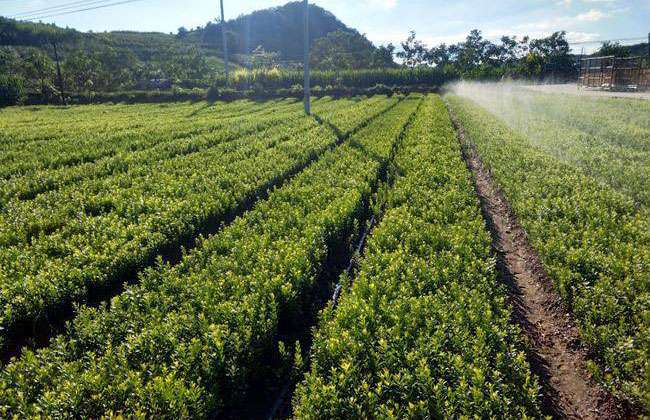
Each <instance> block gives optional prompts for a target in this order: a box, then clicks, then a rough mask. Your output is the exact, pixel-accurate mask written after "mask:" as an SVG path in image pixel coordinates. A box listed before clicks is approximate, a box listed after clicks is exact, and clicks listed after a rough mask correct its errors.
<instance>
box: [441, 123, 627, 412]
mask: <svg viewBox="0 0 650 420" xmlns="http://www.w3.org/2000/svg"><path fill="white" fill-rule="evenodd" d="M452 120H453V122H454V126H455V127H456V129H457V132H458V137H459V140H460V143H461V146H462V150H463V158H464V159H465V162H466V164H467V166H468V168H469V169H470V170H471V172H472V174H473V176H474V179H475V184H476V191H477V193H478V196H479V199H480V202H481V209H482V212H483V216H484V218H485V220H486V224H487V227H488V229H489V230H490V233H491V235H492V248H493V252H494V254H495V256H496V257H497V268H498V270H499V272H500V274H501V277H502V279H503V281H504V282H505V284H506V285H507V286H508V289H509V300H510V303H511V305H512V307H513V318H514V320H515V321H516V322H518V323H519V325H520V326H521V328H522V330H523V331H524V333H525V334H526V336H527V338H528V341H529V349H528V360H529V362H530V364H531V367H532V369H533V371H534V373H536V374H537V376H538V378H539V380H540V385H541V388H542V389H541V391H542V396H541V404H542V409H543V411H544V413H545V414H546V415H550V416H552V417H553V418H568V419H619V418H632V417H634V413H633V411H632V410H631V409H630V408H629V407H628V406H626V405H625V404H624V403H622V402H620V401H618V400H617V399H616V398H615V397H614V396H612V394H611V393H609V392H608V391H607V390H605V389H604V388H603V387H601V386H600V385H599V384H598V383H596V381H595V380H594V379H593V378H592V377H591V375H590V373H589V372H588V370H587V369H586V361H587V352H586V350H585V349H584V348H583V347H582V346H581V345H580V341H579V334H578V328H577V327H576V325H575V323H574V321H573V319H572V317H571V315H570V313H569V312H568V311H567V310H566V308H565V307H564V306H563V304H562V302H561V301H560V297H559V296H558V295H557V294H556V293H555V291H554V290H553V285H552V282H551V280H550V279H549V278H548V276H547V275H546V273H545V271H544V269H543V268H542V264H541V261H540V259H539V256H538V255H537V253H536V252H535V251H534V249H533V247H532V246H531V244H530V242H529V241H528V238H527V236H526V233H525V231H524V229H523V228H522V227H521V226H520V225H519V223H518V222H517V219H516V218H515V216H514V212H513V211H512V209H511V207H510V206H509V204H508V202H507V201H506V199H505V197H504V195H503V193H502V192H501V191H500V190H499V188H498V186H497V185H496V184H495V181H494V180H493V179H492V176H491V174H490V171H489V170H488V169H487V168H486V167H485V166H484V165H483V163H482V162H481V159H480V158H479V156H478V154H477V152H476V150H475V148H474V147H473V146H472V145H471V144H470V143H469V142H468V141H467V139H466V137H465V132H464V130H463V127H462V126H460V125H459V123H458V122H457V121H456V120H455V118H453V116H452Z"/></svg>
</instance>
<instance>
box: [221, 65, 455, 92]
mask: <svg viewBox="0 0 650 420" xmlns="http://www.w3.org/2000/svg"><path fill="white" fill-rule="evenodd" d="M230 77H231V78H230V83H229V85H228V86H229V87H231V88H234V89H236V90H254V91H273V90H278V89H291V88H293V87H294V86H296V85H299V86H302V84H303V81H304V73H303V71H302V70H282V69H277V68H276V69H270V70H263V69H262V70H239V71H236V72H234V73H233V74H231V76H230ZM310 77H311V85H312V86H321V87H322V88H323V89H325V90H327V89H328V87H336V88H338V87H354V88H371V87H373V86H376V85H384V86H419V85H422V86H431V87H439V86H442V85H443V84H445V83H447V82H449V81H451V80H454V79H455V78H457V75H456V74H454V73H453V72H449V71H446V70H442V69H440V68H432V67H425V66H422V67H418V68H407V67H400V68H395V69H361V70H314V71H312V72H311V76H310ZM215 86H216V87H217V88H223V87H225V86H226V80H225V75H219V76H218V77H217V79H216V82H215Z"/></svg>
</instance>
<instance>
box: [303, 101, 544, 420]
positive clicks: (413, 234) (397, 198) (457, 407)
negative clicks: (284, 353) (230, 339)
mask: <svg viewBox="0 0 650 420" xmlns="http://www.w3.org/2000/svg"><path fill="white" fill-rule="evenodd" d="M392 176H393V177H394V178H395V179H394V186H393V188H392V189H389V191H388V195H387V203H386V207H387V210H386V213H385V215H384V217H383V220H382V221H381V223H380V225H379V226H378V227H377V228H376V229H375V231H374V232H373V234H372V236H371V237H370V239H369V242H368V246H367V250H366V255H365V256H364V258H363V259H362V261H361V266H360V270H359V273H358V275H357V276H356V279H355V281H354V284H353V285H352V287H351V288H349V289H348V290H345V291H344V292H343V294H342V296H341V299H340V304H339V306H338V307H337V308H336V310H333V309H332V308H331V307H328V308H326V309H325V310H324V311H323V314H322V319H321V322H320V324H319V327H318V328H317V330H316V337H315V341H314V345H313V347H312V368H311V372H310V373H309V374H308V375H307V378H306V379H305V381H304V382H303V383H302V384H301V385H300V386H299V388H298V389H297V392H296V395H295V398H294V410H295V411H294V413H295V415H296V417H297V418H521V417H524V416H528V417H533V418H535V417H539V416H540V411H539V406H538V402H537V383H536V381H535V379H534V378H533V377H532V375H531V373H530V367H529V366H528V363H527V362H526V360H525V356H524V353H523V351H522V342H521V339H520V338H519V332H518V330H517V328H515V327H513V326H512V325H511V324H510V314H509V312H508V310H507V306H506V304H505V300H504V297H505V292H504V290H503V289H502V288H501V287H499V286H497V279H496V275H495V272H494V261H493V260H492V258H491V256H490V236H489V234H488V233H487V231H486V229H485V226H484V221H483V218H482V216H481V213H480V209H479V207H478V202H477V198H476V195H475V193H474V189H473V183H472V180H471V177H470V174H469V173H468V171H467V169H466V167H465V165H464V163H463V161H462V158H461V154H460V147H459V145H458V142H457V140H456V136H455V131H454V129H453V128H452V126H451V122H450V120H449V116H448V114H447V112H446V110H445V108H444V105H443V104H442V101H441V100H440V99H439V98H436V99H432V100H427V101H426V102H425V104H424V106H423V107H422V110H421V112H420V113H419V115H418V116H417V118H416V119H415V120H414V122H413V124H412V126H411V127H410V128H409V130H408V131H407V132H406V133H405V136H404V138H403V140H402V142H401V145H400V147H399V148H398V152H397V154H396V157H395V165H394V168H393V171H392Z"/></svg>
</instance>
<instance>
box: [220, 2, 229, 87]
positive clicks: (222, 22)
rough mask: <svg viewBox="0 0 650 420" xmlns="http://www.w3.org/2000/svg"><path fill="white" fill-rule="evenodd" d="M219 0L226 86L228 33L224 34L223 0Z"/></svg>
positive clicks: (227, 80)
mask: <svg viewBox="0 0 650 420" xmlns="http://www.w3.org/2000/svg"><path fill="white" fill-rule="evenodd" d="M220 2H221V38H222V39H223V61H224V64H225V66H226V86H228V84H229V75H228V73H229V72H228V35H227V34H226V19H224V17H223V16H224V14H223V0H220Z"/></svg>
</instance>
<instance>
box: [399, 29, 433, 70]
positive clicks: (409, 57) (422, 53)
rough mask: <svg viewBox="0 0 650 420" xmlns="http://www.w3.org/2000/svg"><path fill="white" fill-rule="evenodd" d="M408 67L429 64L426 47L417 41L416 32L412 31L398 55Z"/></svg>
mask: <svg viewBox="0 0 650 420" xmlns="http://www.w3.org/2000/svg"><path fill="white" fill-rule="evenodd" d="M397 57H399V58H401V59H402V61H403V63H404V65H405V66H407V67H418V66H421V65H424V64H426V63H427V58H428V51H427V47H426V45H424V44H423V43H422V42H421V41H419V40H418V39H416V34H415V31H410V32H409V36H408V38H407V39H406V41H404V42H402V51H400V52H398V53H397Z"/></svg>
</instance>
